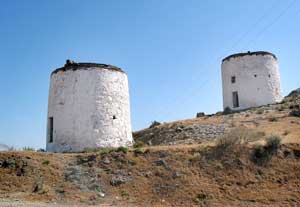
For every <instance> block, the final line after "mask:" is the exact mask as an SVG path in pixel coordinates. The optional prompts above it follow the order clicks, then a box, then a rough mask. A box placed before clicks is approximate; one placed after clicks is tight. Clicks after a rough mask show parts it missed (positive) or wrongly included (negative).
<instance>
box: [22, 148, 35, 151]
mask: <svg viewBox="0 0 300 207" xmlns="http://www.w3.org/2000/svg"><path fill="white" fill-rule="evenodd" d="M23 151H35V149H34V148H32V147H23Z"/></svg>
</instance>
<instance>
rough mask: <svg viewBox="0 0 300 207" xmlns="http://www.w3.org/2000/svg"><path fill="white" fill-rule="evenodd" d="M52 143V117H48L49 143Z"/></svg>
mask: <svg viewBox="0 0 300 207" xmlns="http://www.w3.org/2000/svg"><path fill="white" fill-rule="evenodd" d="M52 142H53V117H49V143H52Z"/></svg>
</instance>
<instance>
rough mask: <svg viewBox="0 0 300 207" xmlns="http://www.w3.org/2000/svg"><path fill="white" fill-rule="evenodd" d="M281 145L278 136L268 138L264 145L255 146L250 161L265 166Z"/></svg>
mask: <svg viewBox="0 0 300 207" xmlns="http://www.w3.org/2000/svg"><path fill="white" fill-rule="evenodd" d="M280 143H281V138H280V137H278V136H274V135H273V136H270V137H268V138H267V140H266V144H265V145H264V146H263V145H257V146H255V147H254V149H253V152H252V158H251V159H252V161H253V162H254V163H256V164H259V165H265V164H267V163H268V162H269V161H270V160H271V158H272V156H273V155H274V154H276V153H277V151H278V148H279V146H280Z"/></svg>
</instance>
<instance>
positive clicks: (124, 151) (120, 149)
mask: <svg viewBox="0 0 300 207" xmlns="http://www.w3.org/2000/svg"><path fill="white" fill-rule="evenodd" d="M116 152H123V153H124V154H126V153H127V152H128V148H127V147H118V148H117V149H116Z"/></svg>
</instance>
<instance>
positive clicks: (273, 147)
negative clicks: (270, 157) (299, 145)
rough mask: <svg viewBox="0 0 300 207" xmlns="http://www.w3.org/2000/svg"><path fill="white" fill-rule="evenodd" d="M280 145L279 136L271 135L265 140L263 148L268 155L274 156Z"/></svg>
mask: <svg viewBox="0 0 300 207" xmlns="http://www.w3.org/2000/svg"><path fill="white" fill-rule="evenodd" d="M280 143H281V138H280V137H279V136H276V135H272V136H270V137H268V138H267V144H266V146H265V148H266V150H268V151H269V153H272V154H274V153H276V152H277V150H278V148H279V145H280Z"/></svg>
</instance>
